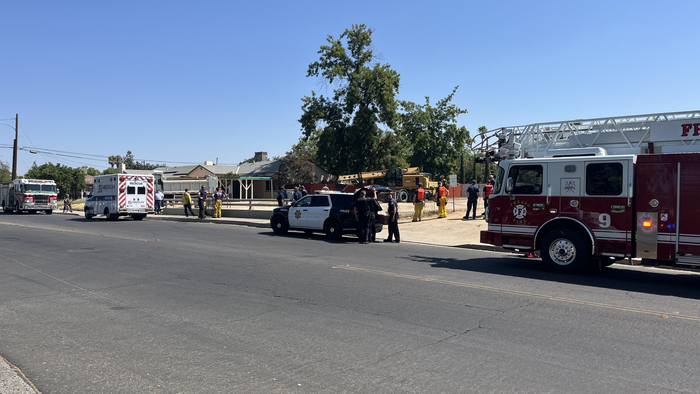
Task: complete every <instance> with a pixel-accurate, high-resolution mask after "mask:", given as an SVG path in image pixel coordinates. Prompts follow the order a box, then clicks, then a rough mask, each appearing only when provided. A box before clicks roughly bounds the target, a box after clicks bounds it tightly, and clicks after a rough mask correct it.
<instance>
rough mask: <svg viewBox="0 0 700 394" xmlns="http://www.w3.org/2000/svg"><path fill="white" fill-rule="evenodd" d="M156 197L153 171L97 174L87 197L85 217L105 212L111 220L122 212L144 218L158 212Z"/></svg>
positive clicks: (123, 214)
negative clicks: (155, 205)
mask: <svg viewBox="0 0 700 394" xmlns="http://www.w3.org/2000/svg"><path fill="white" fill-rule="evenodd" d="M154 199H155V197H154V187H153V176H152V175H130V174H110V175H101V176H96V177H95V184H94V185H93V186H92V192H91V193H90V195H89V196H88V199H87V200H86V201H85V218H86V219H92V218H93V217H95V216H97V215H104V217H105V218H107V219H109V220H117V219H118V218H119V217H120V216H131V217H132V218H133V219H134V220H142V219H143V218H145V217H146V215H148V214H149V213H154Z"/></svg>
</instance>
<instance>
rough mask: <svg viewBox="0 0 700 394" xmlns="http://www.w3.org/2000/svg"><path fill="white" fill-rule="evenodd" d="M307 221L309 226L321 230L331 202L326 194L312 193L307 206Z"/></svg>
mask: <svg viewBox="0 0 700 394" xmlns="http://www.w3.org/2000/svg"><path fill="white" fill-rule="evenodd" d="M307 209H308V212H307V216H306V219H307V222H306V225H307V226H308V227H309V228H313V229H318V230H322V229H323V223H325V221H326V218H327V217H328V215H329V214H330V210H331V203H330V201H329V199H328V195H313V196H311V205H309V207H308V208H307Z"/></svg>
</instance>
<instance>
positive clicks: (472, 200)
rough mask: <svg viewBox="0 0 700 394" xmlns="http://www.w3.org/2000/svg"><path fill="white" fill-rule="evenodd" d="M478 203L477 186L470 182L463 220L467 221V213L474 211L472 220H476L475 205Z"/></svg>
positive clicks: (474, 182)
mask: <svg viewBox="0 0 700 394" xmlns="http://www.w3.org/2000/svg"><path fill="white" fill-rule="evenodd" d="M478 201H479V186H477V185H476V180H472V184H471V186H469V187H468V188H467V214H466V215H464V219H469V212H471V211H472V209H474V213H473V214H472V215H473V218H474V219H476V204H477V202H478Z"/></svg>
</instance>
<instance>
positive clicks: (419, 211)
mask: <svg viewBox="0 0 700 394" xmlns="http://www.w3.org/2000/svg"><path fill="white" fill-rule="evenodd" d="M423 206H425V189H423V184H422V183H419V184H418V189H417V190H416V192H415V193H414V194H413V208H414V211H413V221H414V222H420V221H422V220H423Z"/></svg>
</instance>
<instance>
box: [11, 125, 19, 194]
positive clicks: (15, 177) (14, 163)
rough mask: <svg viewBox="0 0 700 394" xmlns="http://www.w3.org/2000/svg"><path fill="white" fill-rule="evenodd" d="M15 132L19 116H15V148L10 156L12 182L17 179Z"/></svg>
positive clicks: (17, 127)
mask: <svg viewBox="0 0 700 394" xmlns="http://www.w3.org/2000/svg"><path fill="white" fill-rule="evenodd" d="M17 130H19V114H15V146H14V149H13V154H12V180H13V181H14V180H15V179H17V135H18V134H17Z"/></svg>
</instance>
